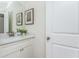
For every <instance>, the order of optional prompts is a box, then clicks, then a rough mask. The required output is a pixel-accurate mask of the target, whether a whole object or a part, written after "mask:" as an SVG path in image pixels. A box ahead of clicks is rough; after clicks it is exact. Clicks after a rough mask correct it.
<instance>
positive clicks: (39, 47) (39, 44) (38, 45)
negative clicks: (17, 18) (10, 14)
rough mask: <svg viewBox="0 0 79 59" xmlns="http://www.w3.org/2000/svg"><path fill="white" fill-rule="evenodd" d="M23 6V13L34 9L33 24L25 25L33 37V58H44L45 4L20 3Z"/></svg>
mask: <svg viewBox="0 0 79 59" xmlns="http://www.w3.org/2000/svg"><path fill="white" fill-rule="evenodd" d="M21 3H23V4H24V7H25V9H24V11H25V10H28V9H30V8H34V24H33V25H27V26H26V28H27V29H28V31H29V33H31V34H34V35H35V39H34V41H33V44H34V45H33V46H34V56H35V57H45V2H39V1H38V2H34V1H33V2H32V1H31V2H21Z"/></svg>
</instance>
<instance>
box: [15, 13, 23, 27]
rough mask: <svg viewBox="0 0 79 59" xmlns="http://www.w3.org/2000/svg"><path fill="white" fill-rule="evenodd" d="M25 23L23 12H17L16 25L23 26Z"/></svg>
mask: <svg viewBox="0 0 79 59" xmlns="http://www.w3.org/2000/svg"><path fill="white" fill-rule="evenodd" d="M22 24H23V13H22V12H20V13H17V14H16V25H17V26H21V25H22Z"/></svg>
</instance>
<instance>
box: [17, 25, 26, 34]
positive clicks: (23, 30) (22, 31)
mask: <svg viewBox="0 0 79 59" xmlns="http://www.w3.org/2000/svg"><path fill="white" fill-rule="evenodd" d="M17 32H20V33H21V34H23V33H25V34H26V33H27V30H26V28H25V27H24V26H22V27H20V28H19V29H17Z"/></svg>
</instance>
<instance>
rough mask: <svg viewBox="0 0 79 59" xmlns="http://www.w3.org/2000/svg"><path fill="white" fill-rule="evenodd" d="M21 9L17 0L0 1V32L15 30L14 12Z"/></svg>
mask: <svg viewBox="0 0 79 59" xmlns="http://www.w3.org/2000/svg"><path fill="white" fill-rule="evenodd" d="M22 9H23V7H22V4H20V2H18V1H0V33H6V32H13V31H14V32H16V27H17V26H16V14H17V13H19V12H22Z"/></svg>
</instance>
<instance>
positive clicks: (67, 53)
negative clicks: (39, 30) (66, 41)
mask: <svg viewBox="0 0 79 59" xmlns="http://www.w3.org/2000/svg"><path fill="white" fill-rule="evenodd" d="M52 57H54V58H78V57H79V49H76V48H72V47H66V46H61V45H56V44H54V45H52Z"/></svg>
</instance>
